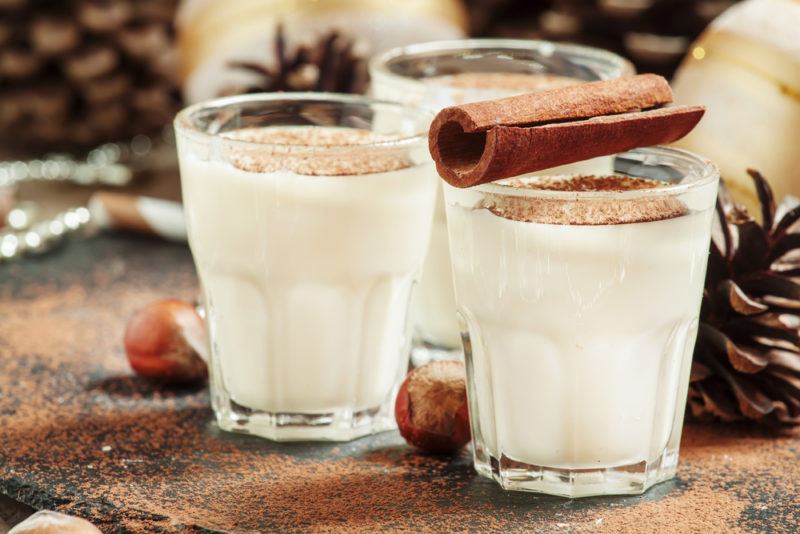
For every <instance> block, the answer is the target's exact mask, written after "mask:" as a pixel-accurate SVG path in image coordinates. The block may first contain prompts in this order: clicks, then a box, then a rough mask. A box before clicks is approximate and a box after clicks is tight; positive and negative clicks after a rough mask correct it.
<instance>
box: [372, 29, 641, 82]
mask: <svg viewBox="0 0 800 534" xmlns="http://www.w3.org/2000/svg"><path fill="white" fill-rule="evenodd" d="M491 48H499V49H503V48H505V49H508V50H532V49H533V50H537V49H538V50H540V49H543V48H551V49H552V50H554V51H561V52H565V53H573V54H580V55H584V56H588V57H591V58H593V59H598V60H605V61H609V62H610V63H613V64H615V65H616V66H618V68H619V71H620V72H619V76H626V75H631V74H634V73H635V72H636V71H635V69H634V67H633V63H631V62H630V61H629V60H627V59H625V58H624V57H622V56H620V55H619V54H615V53H614V52H611V51H610V50H605V49H602V48H596V47H593V46H585V45H579V44H573V43H557V42H554V41H547V40H544V39H496V38H491V37H484V38H477V39H448V40H441V41H427V42H424V43H415V44H411V45H407V46H399V47H396V48H392V49H390V50H387V51H386V52H383V53H381V54H378V55H376V56H373V57H372V59H370V61H369V73H370V77H372V78H373V83H374V78H375V77H376V75H377V76H379V77H380V76H382V77H385V78H387V79H391V80H394V81H396V82H401V83H415V84H416V83H420V82H419V79H418V78H412V77H409V76H403V75H400V74H397V73H394V72H392V71H391V70H389V68H388V64H389V62H391V61H392V60H394V59H397V58H400V57H403V56H412V55H418V54H424V53H430V52H442V53H445V52H455V51H459V50H481V49H487V50H488V49H491Z"/></svg>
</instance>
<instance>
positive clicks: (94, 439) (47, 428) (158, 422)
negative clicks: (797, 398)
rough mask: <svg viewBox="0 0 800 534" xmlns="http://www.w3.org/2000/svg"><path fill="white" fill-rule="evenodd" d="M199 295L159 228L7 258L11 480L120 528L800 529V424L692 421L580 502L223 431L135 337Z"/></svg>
mask: <svg viewBox="0 0 800 534" xmlns="http://www.w3.org/2000/svg"><path fill="white" fill-rule="evenodd" d="M196 291H197V288H196V279H195V275H194V271H193V268H192V263H191V258H190V255H189V252H188V249H187V248H186V247H185V246H182V245H177V244H167V243H162V242H159V241H156V240H153V239H148V238H139V237H123V236H96V237H92V238H88V239H82V240H74V241H73V242H71V243H70V244H69V245H68V246H66V247H63V248H61V249H59V250H56V251H54V252H52V253H50V254H49V255H47V256H46V257H44V258H40V259H29V260H25V261H22V262H19V263H12V264H0V493H1V494H5V495H6V496H8V497H10V498H11V499H14V501H17V502H20V503H23V504H24V505H28V506H30V507H33V508H37V509H41V508H48V509H58V510H61V511H64V512H67V513H72V514H76V515H80V516H84V517H86V518H88V519H90V520H91V521H93V522H95V524H97V525H98V526H99V527H100V528H101V529H102V530H103V531H107V532H292V531H319V532H322V531H342V530H348V531H359V532H376V531H410V532H424V531H430V532H448V531H461V532H464V531H471V532H474V531H495V530H496V531H505V532H512V531H513V532H516V531H519V532H531V531H547V532H578V531H591V532H622V531H631V532H636V531H640V532H656V531H664V532H682V531H685V532H700V531H702V532H734V531H759V532H765V531H768V532H797V531H800V488H799V487H798V486H799V485H800V434H798V433H796V432H795V433H786V432H783V433H781V432H777V431H764V430H758V429H755V428H749V427H741V426H739V427H730V426H729V427H724V426H708V425H706V426H701V425H689V426H687V428H686V430H685V432H684V440H683V450H682V452H681V456H682V464H681V468H680V471H679V477H678V478H677V479H676V480H674V481H671V482H668V483H665V484H661V485H660V486H657V487H655V488H653V489H652V490H651V491H650V492H649V493H647V494H646V495H645V496H642V497H626V498H602V499H600V498H595V499H585V500H576V501H570V500H566V499H559V498H550V497H542V496H535V495H531V494H521V493H505V492H503V491H501V490H500V489H499V488H498V487H497V486H496V485H495V484H494V483H492V482H490V481H487V480H484V479H481V478H478V477H477V476H476V475H475V474H474V472H473V470H472V468H471V466H470V460H469V457H468V455H467V453H466V452H465V453H464V454H462V455H460V456H458V457H456V458H436V457H430V456H424V455H420V454H417V453H415V452H414V451H413V450H411V449H410V448H408V447H407V446H405V445H404V444H403V442H402V440H401V439H400V438H399V437H398V436H397V434H396V433H386V434H383V435H381V436H379V437H375V438H365V439H362V440H359V441H356V442H354V443H350V444H343V445H308V444H302V445H300V444H298V445H276V444H273V443H269V442H267V441H264V440H260V439H256V438H250V437H247V436H238V435H231V434H226V433H222V432H220V431H218V430H217V429H216V427H215V425H214V423H213V422H212V417H211V413H210V410H209V408H208V394H207V391H206V390H205V388H202V387H198V388H195V389H183V390H170V389H162V388H157V387H153V386H150V385H148V384H146V383H144V382H142V381H140V380H138V379H136V378H135V377H133V376H132V375H131V373H130V371H129V369H128V366H127V363H126V360H125V356H124V353H123V350H122V346H121V339H122V332H123V328H124V325H125V322H126V320H127V318H128V317H129V316H130V315H131V313H132V312H133V311H134V310H136V309H137V308H139V307H141V306H142V305H144V304H145V303H147V302H149V301H151V300H154V299H157V298H163V297H168V296H169V297H177V298H183V299H192V298H193V297H194V296H195V294H196ZM7 502H11V501H7ZM1 503H2V501H0V505H1ZM1 524H2V523H0V525H1Z"/></svg>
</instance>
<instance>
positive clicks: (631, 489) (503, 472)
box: [475, 450, 678, 498]
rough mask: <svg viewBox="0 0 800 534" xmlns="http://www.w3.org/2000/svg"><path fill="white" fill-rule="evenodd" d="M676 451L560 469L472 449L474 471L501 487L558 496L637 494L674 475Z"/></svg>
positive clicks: (676, 462)
mask: <svg viewBox="0 0 800 534" xmlns="http://www.w3.org/2000/svg"><path fill="white" fill-rule="evenodd" d="M677 466H678V451H677V450H674V451H669V450H667V451H665V452H664V454H663V455H662V456H660V457H659V458H658V459H657V460H656V461H654V462H649V463H648V462H639V463H637V464H632V465H622V466H615V467H607V468H603V469H561V468H554V467H543V466H539V465H530V464H525V463H522V462H517V461H515V460H511V459H510V458H507V457H505V456H501V457H500V458H499V459H497V458H494V457H492V456H486V457H483V455H481V454H479V453H476V455H475V469H476V470H477V471H478V474H480V475H482V476H484V477H487V478H491V479H493V480H495V481H496V482H497V483H499V484H500V485H501V486H502V487H503V489H505V490H515V491H530V492H534V493H545V494H548V495H558V496H561V497H570V498H575V497H591V496H597V495H639V494H642V493H644V492H645V491H647V489H648V488H650V487H651V486H653V485H655V484H658V483H659V482H665V481H667V480H670V479H671V478H674V477H675V472H676V469H677Z"/></svg>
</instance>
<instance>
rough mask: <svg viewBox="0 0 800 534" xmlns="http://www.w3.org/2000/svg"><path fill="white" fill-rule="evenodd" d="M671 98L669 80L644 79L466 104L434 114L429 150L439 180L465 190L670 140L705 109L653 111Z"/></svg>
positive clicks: (616, 81) (588, 85) (678, 108)
mask: <svg viewBox="0 0 800 534" xmlns="http://www.w3.org/2000/svg"><path fill="white" fill-rule="evenodd" d="M671 101H672V91H671V90H670V87H669V84H668V83H667V81H666V80H665V79H664V78H662V77H660V76H656V75H652V74H649V75H640V76H631V77H627V78H619V79H616V80H609V81H601V82H592V83H585V84H580V85H575V86H570V87H563V88H559V89H553V90H551V91H543V92H540V93H534V94H530V95H520V96H515V97H510V98H503V99H499V100H490V101H485V102H476V103H472V104H465V105H461V106H455V107H450V108H445V109H444V110H442V111H441V112H440V113H439V114H438V115H437V116H436V119H435V120H434V121H433V124H432V125H431V129H430V133H429V139H428V140H429V147H430V151H431V155H432V156H433V159H434V161H435V162H436V168H437V170H438V171H439V175H440V176H441V177H442V178H443V179H444V180H445V181H447V182H448V183H450V184H451V185H453V186H455V187H471V186H474V185H479V184H482V183H487V182H492V181H495V180H500V179H503V178H510V177H513V176H519V175H522V174H527V173H531V172H535V171H540V170H544V169H548V168H550V167H557V166H559V165H565V164H568V163H574V162H576V161H582V160H585V159H590V158H594V157H599V156H604V155H608V154H615V153H617V152H624V151H626V150H631V149H633V148H637V147H642V146H652V145H658V144H665V143H671V142H673V141H676V140H678V139H680V138H681V137H683V136H685V135H686V134H687V133H689V132H690V131H691V130H692V128H694V126H695V125H696V124H697V123H698V122H699V120H700V119H701V118H702V116H703V113H704V112H705V110H704V108H702V107H699V106H673V107H663V108H661V107H659V106H662V105H664V104H668V103H670V102H671ZM642 110H645V111H642Z"/></svg>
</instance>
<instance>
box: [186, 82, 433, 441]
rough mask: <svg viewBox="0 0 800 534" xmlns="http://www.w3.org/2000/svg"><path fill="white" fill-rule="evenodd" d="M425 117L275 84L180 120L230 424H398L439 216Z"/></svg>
mask: <svg viewBox="0 0 800 534" xmlns="http://www.w3.org/2000/svg"><path fill="white" fill-rule="evenodd" d="M430 120H431V116H430V114H429V113H428V112H424V111H420V110H415V109H412V108H409V107H405V106H401V105H399V104H394V103H387V102H379V101H376V100H372V99H368V98H364V97H349V96H341V95H331V94H314V93H298V94H291V95H287V94H263V95H247V96H241V97H233V98H225V99H219V100H212V101H209V102H205V103H201V104H198V105H195V106H192V107H190V108H187V109H186V110H184V111H182V112H181V113H180V114H179V115H178V117H177V118H176V121H175V126H176V130H177V142H178V154H179V161H180V171H181V181H182V187H183V195H184V204H185V209H186V223H187V227H188V234H189V244H190V246H191V249H192V255H193V256H194V260H195V264H196V266H197V272H198V275H199V278H200V284H201V288H202V293H203V299H204V307H205V311H206V321H207V325H208V330H209V335H210V341H211V349H212V350H211V361H210V365H209V368H210V374H211V377H210V382H211V384H210V385H211V395H212V405H213V408H214V411H215V413H216V417H217V421H218V423H219V425H220V427H222V428H223V429H224V430H230V431H237V432H244V433H249V434H256V435H259V436H263V437H267V438H270V439H273V440H279V441H280V440H336V441H343V440H350V439H354V438H356V437H360V436H363V435H366V434H370V433H374V432H379V431H382V430H387V429H390V428H393V427H394V417H393V410H392V405H393V404H392V403H393V400H394V395H395V392H396V389H397V386H398V385H399V382H400V379H401V378H402V377H403V376H404V375H405V372H406V370H407V368H408V356H409V351H410V345H411V343H410V329H409V328H408V319H407V316H408V306H409V304H408V303H409V300H410V295H411V290H412V287H413V286H414V285H415V282H416V279H417V274H418V272H419V271H420V270H421V266H422V263H423V261H424V258H425V253H426V251H427V248H428V241H429V236H430V231H431V221H432V218H433V208H434V201H435V198H436V187H437V185H436V184H437V177H436V173H435V170H434V168H433V165H432V162H431V160H430V156H429V155H428V152H427V126H428V124H429V122H430Z"/></svg>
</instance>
